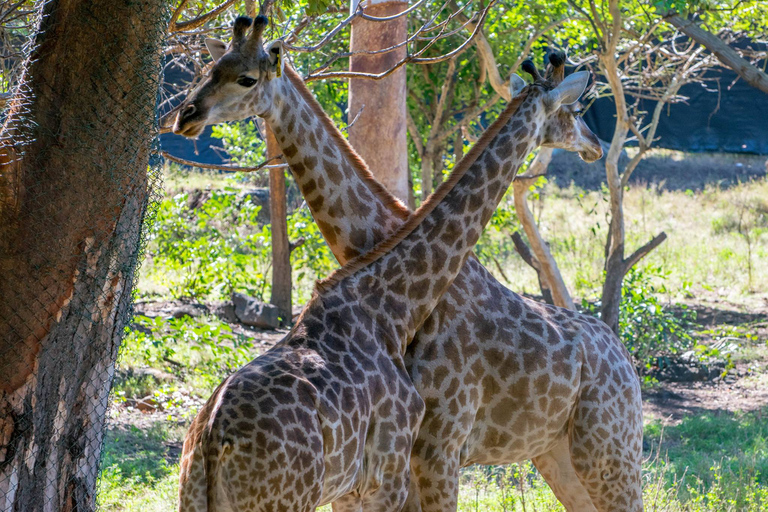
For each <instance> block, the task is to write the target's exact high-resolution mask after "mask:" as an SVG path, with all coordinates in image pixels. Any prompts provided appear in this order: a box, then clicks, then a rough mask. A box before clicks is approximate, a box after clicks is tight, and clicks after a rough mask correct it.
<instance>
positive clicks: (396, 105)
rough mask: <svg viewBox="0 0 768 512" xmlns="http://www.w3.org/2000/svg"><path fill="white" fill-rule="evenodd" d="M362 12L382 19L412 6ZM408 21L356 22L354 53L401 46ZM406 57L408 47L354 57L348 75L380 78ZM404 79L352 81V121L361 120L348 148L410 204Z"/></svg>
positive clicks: (375, 3)
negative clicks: (377, 76) (373, 74)
mask: <svg viewBox="0 0 768 512" xmlns="http://www.w3.org/2000/svg"><path fill="white" fill-rule="evenodd" d="M357 3H358V0H353V1H352V9H353V10H354V9H355V8H356V7H357ZM363 7H364V8H365V12H366V14H370V15H371V16H379V17H383V16H391V15H393V14H397V13H399V12H402V11H404V10H405V9H406V8H407V7H408V2H402V1H387V0H384V1H381V0H368V1H364V2H363ZM407 21H408V20H407V17H406V16H402V17H400V18H397V19H395V20H390V21H385V22H376V21H369V20H364V19H361V18H358V19H356V20H355V21H354V22H353V23H352V35H351V37H350V43H349V45H350V49H351V50H352V51H359V50H381V49H383V48H389V47H390V46H393V45H395V44H397V43H399V42H402V41H404V40H405V39H406V37H407V30H408V26H407ZM405 56H406V47H405V46H402V47H400V48H398V49H397V50H395V51H391V52H387V53H381V54H376V55H366V54H359V55H354V56H353V57H352V58H351V59H350V71H360V72H365V73H381V72H382V71H385V70H387V69H389V68H390V67H392V66H393V65H394V64H395V63H397V62H398V61H400V60H401V59H403V58H404V57H405ZM405 77H406V75H405V66H403V67H401V68H399V69H398V70H396V71H395V72H394V73H392V74H391V75H389V76H388V77H386V78H383V79H381V80H367V79H362V78H353V79H350V81H349V115H350V119H351V118H353V117H354V116H356V115H357V113H358V112H360V118H359V119H358V120H357V122H356V123H355V124H354V125H353V126H351V127H350V128H349V142H350V143H351V144H352V146H353V147H354V148H355V150H356V151H357V152H358V153H360V156H362V157H363V160H365V161H366V162H367V163H368V165H369V167H370V168H371V171H372V172H373V174H374V176H376V178H377V179H378V180H379V181H381V182H382V183H383V184H384V186H385V187H387V190H389V191H390V192H392V193H393V194H394V195H395V196H397V197H398V198H399V199H401V200H402V201H403V202H405V203H406V204H408V197H409V189H408V176H409V170H408V140H407V137H408V135H407V124H406V83H405ZM361 109H362V112H361Z"/></svg>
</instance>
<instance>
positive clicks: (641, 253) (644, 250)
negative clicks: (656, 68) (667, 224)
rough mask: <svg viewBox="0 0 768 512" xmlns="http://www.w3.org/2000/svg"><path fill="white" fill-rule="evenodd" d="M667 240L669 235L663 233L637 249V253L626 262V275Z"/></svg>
mask: <svg viewBox="0 0 768 512" xmlns="http://www.w3.org/2000/svg"><path fill="white" fill-rule="evenodd" d="M666 239H667V234H666V233H665V232H663V231H662V232H661V233H659V234H658V235H656V236H655V237H653V239H652V240H651V241H650V242H648V243H647V244H645V245H643V246H642V247H640V248H639V249H637V250H636V251H635V252H633V253H632V254H631V255H630V256H629V257H628V258H626V259H625V260H624V273H625V274H626V273H627V272H629V269H631V268H632V267H634V266H635V264H637V262H638V261H640V260H641V259H643V258H644V257H645V256H646V255H647V254H648V253H649V252H651V251H652V250H654V249H655V248H656V247H658V246H659V245H660V244H661V243H662V242H663V241H664V240H666Z"/></svg>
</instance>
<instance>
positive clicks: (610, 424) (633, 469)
mask: <svg viewBox="0 0 768 512" xmlns="http://www.w3.org/2000/svg"><path fill="white" fill-rule="evenodd" d="M633 384H635V385H636V388H637V389H636V390H633V389H627V390H624V391H626V392H625V393H617V395H618V396H620V397H621V399H619V400H605V401H600V402H597V401H593V402H590V401H586V402H582V403H580V404H579V405H577V407H576V413H575V415H574V418H573V428H572V430H571V444H570V453H571V461H572V463H573V468H574V470H575V472H576V475H577V476H578V477H579V480H580V481H581V483H582V484H583V485H584V488H585V489H586V490H587V492H588V493H589V495H590V496H591V497H592V502H593V503H594V505H595V508H596V509H597V510H598V511H599V512H642V510H643V497H642V495H643V493H642V480H641V471H642V467H641V466H642V442H643V419H642V405H641V404H642V402H641V399H640V389H639V388H640V387H639V384H638V383H637V381H635V382H634V383H633ZM582 396H583V395H582ZM587 396H599V395H597V394H596V393H588V394H587Z"/></svg>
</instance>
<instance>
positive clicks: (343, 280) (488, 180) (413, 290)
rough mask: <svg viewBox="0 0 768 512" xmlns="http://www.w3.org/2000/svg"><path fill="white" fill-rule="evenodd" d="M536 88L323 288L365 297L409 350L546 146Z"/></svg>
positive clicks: (392, 335) (395, 340)
mask: <svg viewBox="0 0 768 512" xmlns="http://www.w3.org/2000/svg"><path fill="white" fill-rule="evenodd" d="M537 94H538V91H536V89H529V91H528V93H527V95H526V96H519V97H518V98H516V99H515V100H513V102H512V103H511V104H510V105H509V106H508V107H507V109H506V110H505V111H504V112H503V113H502V114H501V116H499V119H497V120H496V122H494V124H493V125H491V127H489V128H488V130H486V132H485V133H484V134H483V136H482V137H481V139H480V140H479V141H478V143H477V144H476V145H475V147H473V148H472V150H471V151H470V152H469V153H468V154H467V156H465V157H464V159H462V161H461V162H459V164H457V166H456V168H455V170H454V171H453V173H452V174H451V176H450V177H449V178H448V180H447V181H446V182H445V183H443V184H442V185H441V186H440V188H438V190H437V191H436V192H435V193H434V194H433V196H432V197H430V198H429V199H428V200H427V202H426V203H425V204H424V205H423V206H422V207H421V208H419V210H417V212H416V213H415V214H414V215H413V216H412V217H411V218H410V219H409V220H408V221H407V222H406V223H405V224H403V225H402V226H401V228H400V229H399V230H398V232H397V233H396V234H395V235H393V236H392V237H391V238H390V239H388V240H386V241H385V242H383V243H381V244H379V245H377V246H376V247H375V248H374V249H373V250H372V251H370V252H369V253H368V254H366V255H364V256H362V257H359V258H357V259H356V260H354V261H351V262H349V263H348V264H347V265H345V266H344V267H343V268H342V269H340V270H339V271H337V273H335V274H334V275H333V276H331V277H330V278H329V279H327V280H326V281H324V282H322V283H320V284H319V285H318V293H319V295H320V296H321V297H322V295H323V293H324V292H330V291H331V290H333V289H336V287H338V288H339V289H344V290H346V291H347V292H348V293H349V292H351V293H353V294H355V295H356V296H357V297H359V302H360V303H361V304H362V305H363V307H365V308H366V310H367V311H368V312H369V314H370V315H371V318H372V319H373V320H374V321H376V322H377V323H378V324H379V325H380V326H381V327H382V328H383V329H384V331H385V332H387V333H388V334H389V335H388V338H389V343H391V344H392V345H396V346H393V347H392V350H395V351H399V352H400V353H402V352H404V351H405V348H406V346H407V343H408V342H410V340H411V339H412V338H413V336H414V334H415V333H416V331H417V330H418V329H419V328H420V326H421V324H422V323H423V322H424V321H425V320H426V319H427V317H428V316H429V315H430V314H431V312H432V310H433V309H434V307H435V306H436V305H437V303H438V301H439V300H440V298H441V296H442V295H443V293H444V292H445V291H446V289H447V288H448V286H450V284H451V283H452V282H453V280H454V279H455V277H456V276H457V275H458V273H459V271H460V270H461V268H462V266H463V264H464V261H465V259H466V258H467V256H468V255H469V253H470V252H471V251H472V248H473V247H474V245H475V243H476V242H477V240H478V238H479V237H480V234H481V232H482V230H483V228H484V227H485V224H486V223H487V222H488V221H489V220H490V218H491V216H492V215H493V212H494V210H495V209H496V206H497V205H498V203H499V202H500V201H501V199H502V197H503V196H504V193H505V192H506V190H507V188H508V187H509V184H510V183H511V182H512V179H513V178H514V176H515V174H516V173H517V170H518V169H519V168H520V166H521V165H522V163H523V161H524V160H525V157H526V155H528V153H530V152H531V151H532V150H533V149H534V148H535V147H536V146H538V145H539V144H540V143H541V135H540V126H541V124H542V123H541V119H540V117H541V115H542V114H543V108H542V107H541V103H540V102H539V101H537V100H536V99H535V96H536V95H537Z"/></svg>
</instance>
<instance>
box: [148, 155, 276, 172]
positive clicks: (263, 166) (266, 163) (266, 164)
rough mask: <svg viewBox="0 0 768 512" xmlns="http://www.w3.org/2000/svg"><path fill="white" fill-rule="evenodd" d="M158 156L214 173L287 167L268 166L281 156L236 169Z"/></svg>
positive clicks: (235, 167)
mask: <svg viewBox="0 0 768 512" xmlns="http://www.w3.org/2000/svg"><path fill="white" fill-rule="evenodd" d="M160 154H161V155H162V156H163V158H165V159H167V160H170V161H171V162H176V163H177V164H181V165H188V166H190V167H199V168H201V169H213V170H216V171H225V172H256V171H260V170H262V169H280V168H287V167H288V164H276V165H269V162H273V161H275V160H279V159H281V158H282V157H283V155H277V156H274V157H272V158H270V159H268V160H265V161H264V162H262V163H260V164H259V165H257V166H256V167H238V166H235V165H214V164H204V163H202V162H193V161H192V160H185V159H183V158H179V157H177V156H173V155H172V154H170V153H168V152H167V151H161V152H160Z"/></svg>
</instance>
